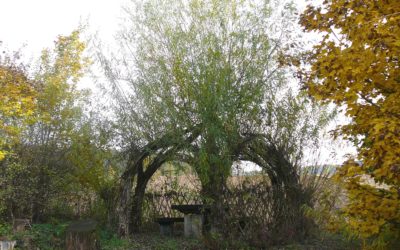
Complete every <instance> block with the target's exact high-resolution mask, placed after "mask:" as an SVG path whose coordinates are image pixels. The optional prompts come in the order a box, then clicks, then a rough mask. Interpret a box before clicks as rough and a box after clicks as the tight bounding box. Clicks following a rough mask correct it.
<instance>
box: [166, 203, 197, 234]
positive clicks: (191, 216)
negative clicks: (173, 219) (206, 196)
mask: <svg viewBox="0 0 400 250" xmlns="http://www.w3.org/2000/svg"><path fill="white" fill-rule="evenodd" d="M171 208H172V209H174V210H178V211H179V212H181V213H183V214H184V215H185V216H184V231H185V237H191V236H194V237H200V236H201V232H202V229H203V224H204V216H203V205H202V204H193V205H172V206H171Z"/></svg>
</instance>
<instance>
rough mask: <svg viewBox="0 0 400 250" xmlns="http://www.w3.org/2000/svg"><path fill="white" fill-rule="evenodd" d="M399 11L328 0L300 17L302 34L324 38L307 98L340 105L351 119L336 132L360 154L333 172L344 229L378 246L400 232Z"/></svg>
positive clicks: (386, 5) (313, 58)
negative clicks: (342, 202) (344, 199)
mask: <svg viewBox="0 0 400 250" xmlns="http://www.w3.org/2000/svg"><path fill="white" fill-rule="evenodd" d="M399 12H400V3H399V2H398V1H394V0H393V1H390V0H389V1H345V0H334V1H324V4H323V5H322V7H319V8H316V7H312V6H310V7H308V9H307V10H306V11H305V13H303V15H302V18H301V24H302V25H303V27H304V28H305V30H307V31H317V32H321V33H322V34H323V39H322V41H321V43H320V44H318V45H316V46H315V47H314V49H313V50H312V51H311V53H310V57H309V61H308V62H310V63H311V70H310V71H308V72H307V75H306V76H307V78H306V84H307V87H308V89H309V93H310V94H311V95H312V96H314V97H315V98H317V99H318V100H322V101H324V102H334V103H336V104H338V105H341V106H342V107H344V109H345V112H346V115H347V116H348V117H350V118H351V122H350V123H349V124H347V125H344V126H342V127H341V128H340V129H339V130H337V135H343V136H344V137H345V138H346V139H348V140H350V141H352V142H354V145H355V146H356V147H357V149H358V154H357V157H356V158H355V159H350V160H349V161H347V162H346V163H345V164H344V165H343V167H342V168H341V169H340V170H339V176H340V178H342V179H343V180H344V181H345V185H346V188H347V190H348V192H349V197H350V201H349V204H348V205H347V209H346V210H345V211H346V213H347V215H349V224H350V226H351V227H352V228H353V229H355V232H357V233H358V234H360V235H361V236H363V237H372V236H373V237H375V236H379V237H381V238H380V240H383V241H386V240H384V237H386V236H384V235H386V234H388V233H389V234H390V235H391V237H394V239H395V240H394V241H396V240H399V232H400V227H399V225H400V224H399V222H400V213H399V211H400V200H399V187H400V171H399V164H400V151H399V149H400V141H399V137H400V131H399V126H400V116H399V114H400V79H399V73H400V71H399V70H400V68H399V53H400V46H399V45H400V44H399V41H400V25H399V21H400V15H399ZM371 179H372V180H373V183H375V184H373V185H371V184H370V182H369V181H368V180H371Z"/></svg>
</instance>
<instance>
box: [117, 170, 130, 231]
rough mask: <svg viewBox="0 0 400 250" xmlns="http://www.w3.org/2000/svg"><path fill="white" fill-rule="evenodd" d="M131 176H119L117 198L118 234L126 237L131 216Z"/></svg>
mask: <svg viewBox="0 0 400 250" xmlns="http://www.w3.org/2000/svg"><path fill="white" fill-rule="evenodd" d="M132 181H133V176H131V175H128V176H127V177H125V178H121V187H120V196H119V200H118V207H117V216H118V235H119V236H121V237H127V236H129V234H130V230H129V220H130V218H131V211H132V210H131V209H132V208H131V203H132V202H131V191H132Z"/></svg>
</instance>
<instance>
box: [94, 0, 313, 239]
mask: <svg viewBox="0 0 400 250" xmlns="http://www.w3.org/2000/svg"><path fill="white" fill-rule="evenodd" d="M287 7H288V10H289V11H286V12H284V13H280V12H279V13H278V12H276V14H275V15H274V14H273V13H274V12H273V11H272V8H273V4H271V3H270V2H269V1H235V0H233V1H232V0H229V1H228V0H226V1H211V0H210V1H197V0H193V1H189V2H187V1H180V0H177V1H156V0H154V1H153V0H149V1H136V2H134V4H133V6H131V8H129V7H127V8H126V12H127V20H126V22H125V24H126V27H125V28H124V29H123V30H122V31H121V32H120V33H119V42H120V48H121V55H119V56H118V55H117V56H114V57H111V59H107V58H106V57H105V56H104V55H100V57H99V59H100V62H101V63H102V66H103V68H104V70H105V73H106V75H107V77H108V79H109V83H111V84H110V86H111V87H110V88H109V89H110V91H111V93H112V95H113V97H114V98H113V100H114V103H113V104H115V106H114V107H115V114H116V115H117V117H116V118H117V120H118V123H119V126H120V127H119V130H120V134H121V137H120V139H121V142H122V145H123V146H124V148H126V149H127V151H128V152H129V153H128V155H129V157H128V160H127V167H126V170H125V172H124V173H123V174H122V178H121V189H120V190H121V191H120V209H119V214H120V215H121V216H120V225H119V228H120V234H123V235H127V234H129V233H130V232H132V231H136V230H138V227H139V225H140V224H139V223H140V216H138V214H137V213H138V212H139V213H140V209H141V208H140V207H141V198H140V197H143V194H144V191H145V188H146V184H147V181H148V179H149V178H150V177H151V176H152V174H153V173H154V172H155V170H157V169H158V168H159V167H160V166H161V164H163V163H164V162H166V161H169V160H174V159H175V160H181V161H186V162H188V163H189V164H190V165H192V166H193V167H194V168H195V170H196V172H197V173H198V174H199V177H200V179H201V182H202V185H203V194H204V196H205V197H206V198H207V199H208V200H211V203H214V205H215V206H219V205H221V204H220V203H219V204H218V202H220V199H219V198H220V196H221V193H222V192H223V189H224V187H225V182H226V179H227V177H228V175H229V174H230V172H231V171H230V170H231V166H232V164H233V162H234V161H235V160H237V159H238V158H239V156H238V155H239V154H240V152H239V151H240V150H242V148H241V147H242V143H243V141H245V140H246V139H244V137H246V136H247V135H251V134H259V133H267V134H268V136H269V138H270V139H271V140H270V141H271V142H272V141H274V140H275V141H274V142H276V143H277V142H278V141H279V142H280V143H281V144H282V147H287V149H288V152H289V150H290V151H291V153H292V154H293V155H295V154H296V153H298V152H301V151H302V150H303V147H302V146H303V145H301V144H302V143H304V142H305V141H306V140H308V139H309V138H306V137H299V138H296V140H292V139H294V137H296V136H297V135H299V134H300V133H299V132H300V131H302V132H303V135H306V133H307V132H311V131H312V130H313V129H314V127H313V126H314V125H315V124H312V125H311V124H308V123H307V119H308V118H306V119H304V120H302V118H304V117H301V115H300V114H301V113H302V112H303V113H304V112H306V111H307V110H308V107H310V106H308V105H307V101H306V98H304V96H299V97H296V96H297V94H296V93H293V92H291V91H289V89H290V88H289V87H288V85H287V83H288V81H287V74H286V72H285V70H283V69H282V68H281V67H280V65H279V63H278V60H277V59H278V55H279V53H278V52H279V51H280V50H282V49H283V48H284V47H286V45H288V44H287V43H288V42H287V41H289V37H290V36H291V35H292V34H293V33H292V32H290V31H291V30H292V29H293V28H294V26H293V25H292V24H293V20H294V16H293V15H292V12H291V11H290V10H291V8H290V6H287ZM280 14H282V16H280ZM278 17H279V18H278ZM274 34H278V35H274ZM106 87H107V86H106ZM278 96H279V97H281V98H278ZM297 98H298V99H297ZM292 99H293V100H292ZM278 106H280V108H278ZM315 110H316V109H315ZM285 111H291V112H292V117H287V119H286V120H285V118H283V117H282V115H285V114H286V112H285ZM310 117H311V116H310ZM286 121H288V122H291V123H290V126H291V127H290V126H287V124H286ZM299 121H301V123H299V124H297V125H295V123H296V122H299ZM319 125H321V124H319ZM319 125H318V126H319ZM317 130H318V129H317ZM315 134H316V133H315V131H314V135H315ZM283 135H285V136H286V137H285V139H283ZM311 137H313V136H310V138H311ZM313 138H314V139H315V136H314V137H313ZM273 139H274V140H273ZM284 141H285V142H284ZM284 144H285V145H284ZM298 159H300V157H298ZM132 185H135V188H134V190H135V191H134V194H133V195H132V196H131V195H130V192H131V190H132ZM131 197H133V198H131ZM132 207H133V210H132ZM213 210H215V211H223V209H213ZM131 212H132V214H135V215H134V217H132V218H131V215H132V214H131ZM215 218H216V219H215V220H214V221H218V219H219V218H221V217H220V216H218V215H217V216H215ZM129 220H131V225H128V224H129Z"/></svg>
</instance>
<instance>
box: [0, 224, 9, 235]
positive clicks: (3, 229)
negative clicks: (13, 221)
mask: <svg viewBox="0 0 400 250" xmlns="http://www.w3.org/2000/svg"><path fill="white" fill-rule="evenodd" d="M11 234H12V228H11V225H10V224H7V223H1V222H0V237H5V238H9V237H10V236H11Z"/></svg>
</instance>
